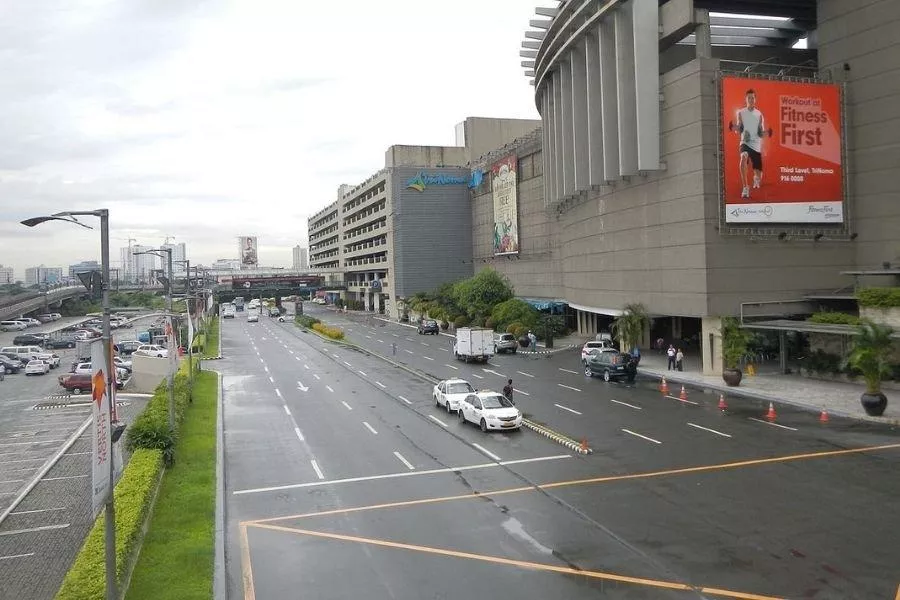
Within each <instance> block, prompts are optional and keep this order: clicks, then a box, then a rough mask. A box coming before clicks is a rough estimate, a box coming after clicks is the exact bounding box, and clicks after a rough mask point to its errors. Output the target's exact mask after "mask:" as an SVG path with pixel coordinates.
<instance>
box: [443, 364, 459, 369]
mask: <svg viewBox="0 0 900 600" xmlns="http://www.w3.org/2000/svg"><path fill="white" fill-rule="evenodd" d="M444 366H445V367H449V368H451V369H453V370H454V371H459V367H454V366H453V365H448V364H447V363H444Z"/></svg>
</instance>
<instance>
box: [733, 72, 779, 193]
mask: <svg viewBox="0 0 900 600" xmlns="http://www.w3.org/2000/svg"><path fill="white" fill-rule="evenodd" d="M744 100H745V102H746V106H744V108H742V109H740V110H739V111H737V125H736V126H735V125H734V124H732V123H729V126H730V128H731V130H732V131H734V132H735V133H737V134H738V135H739V136H740V146H739V149H740V153H741V164H740V171H741V184H742V185H743V188H742V190H741V198H749V197H750V182H751V180H752V182H753V188H754V189H759V187H760V186H761V185H762V169H763V164H762V138H764V137H765V136H766V135H769V136H771V135H772V132H771V130H769V131H766V126H765V119H764V118H763V114H762V113H761V112H760V111H759V109H758V108H756V92H755V91H754V90H753V89H749V90H747V92H746V94H744Z"/></svg>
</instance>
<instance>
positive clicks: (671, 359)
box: [666, 344, 678, 371]
mask: <svg viewBox="0 0 900 600" xmlns="http://www.w3.org/2000/svg"><path fill="white" fill-rule="evenodd" d="M677 353H678V352H677V351H676V350H675V346H673V345H672V344H669V349H668V350H666V356H668V357H669V361H668V363H667V364H666V370H667V371H674V370H675V355H676V354H677Z"/></svg>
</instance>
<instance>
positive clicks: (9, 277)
mask: <svg viewBox="0 0 900 600" xmlns="http://www.w3.org/2000/svg"><path fill="white" fill-rule="evenodd" d="M15 282H16V276H15V273H14V272H13V268H12V267H4V266H3V265H0V285H4V284H8V283H15Z"/></svg>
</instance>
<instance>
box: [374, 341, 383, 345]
mask: <svg viewBox="0 0 900 600" xmlns="http://www.w3.org/2000/svg"><path fill="white" fill-rule="evenodd" d="M375 341H376V342H378V343H379V344H383V343H384V340H375Z"/></svg>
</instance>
